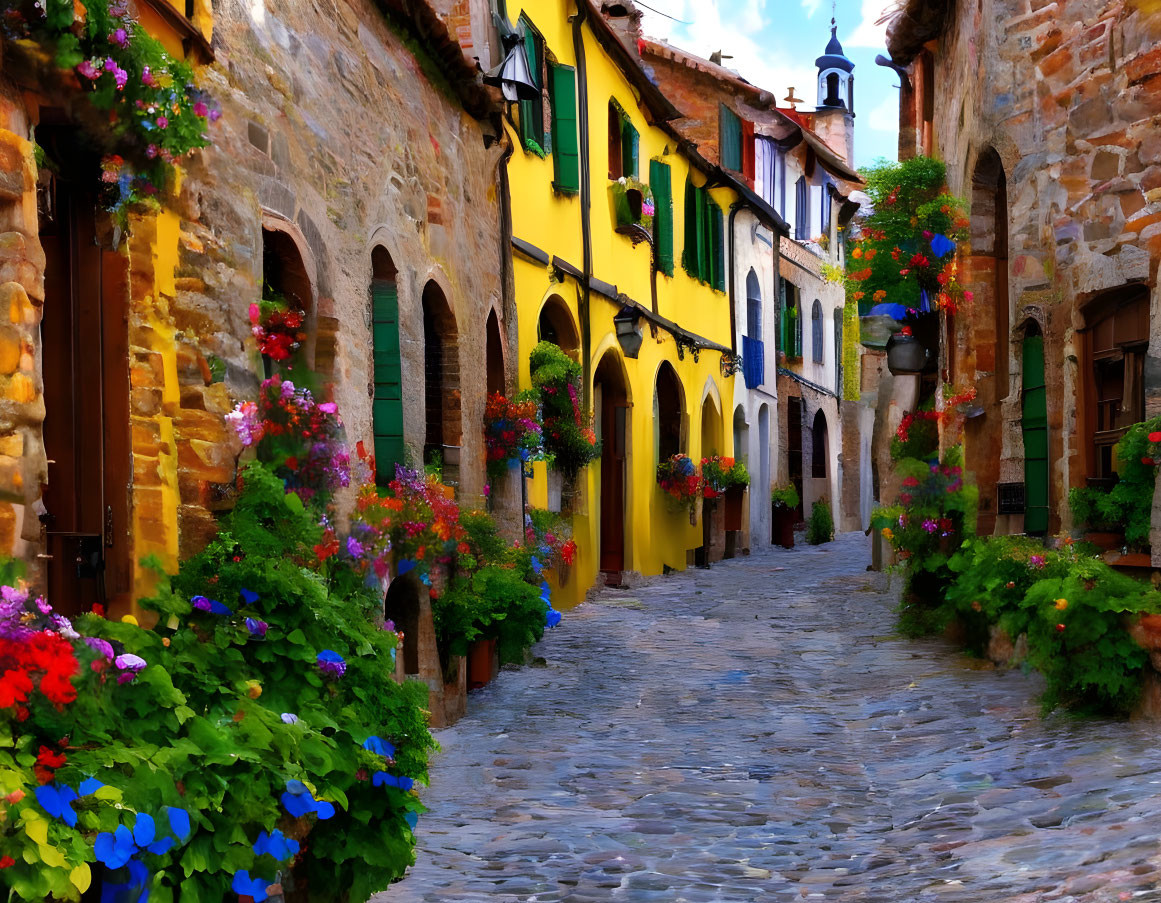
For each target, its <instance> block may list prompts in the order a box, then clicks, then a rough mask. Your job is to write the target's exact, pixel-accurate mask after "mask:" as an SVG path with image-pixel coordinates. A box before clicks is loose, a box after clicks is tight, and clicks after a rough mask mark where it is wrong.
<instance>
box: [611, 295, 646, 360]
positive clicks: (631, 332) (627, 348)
mask: <svg viewBox="0 0 1161 903" xmlns="http://www.w3.org/2000/svg"><path fill="white" fill-rule="evenodd" d="M613 326H615V327H616V329H617V342H618V343H619V344H620V345H621V350H622V351H623V352H624V353H625V357H628V358H634V359H636V357H637V355H638V354H639V353H640V352H641V343H642V342H643V341H644V340H645V339H644V336H643V335H642V333H641V311H639V310H638V309H637V308H636V307H633V306H631V305H629V304H626V305H625V306H624V307H622V308H621V309H620V310H619V311H617V313H616V315H615V316H614V317H613Z"/></svg>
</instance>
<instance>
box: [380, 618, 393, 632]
mask: <svg viewBox="0 0 1161 903" xmlns="http://www.w3.org/2000/svg"><path fill="white" fill-rule="evenodd" d="M383 629H384V630H388V631H390V632H391V633H394V632H395V622H394V621H392V620H391V619H390V618H388V619H387V620H386V621H384V622H383Z"/></svg>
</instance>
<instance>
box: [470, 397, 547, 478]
mask: <svg viewBox="0 0 1161 903" xmlns="http://www.w3.org/2000/svg"><path fill="white" fill-rule="evenodd" d="M537 401H538V399H537V395H536V393H534V392H521V393H520V394H519V395H517V396H516V397H515V398H512V399H509V398H507V397H505V396H504V395H502V394H501V393H499V392H495V393H493V394H492V395H490V396H489V397H488V402H487V404H486V405H485V407H484V448H485V451H486V454H487V464H488V475H489V477H491V478H492V479H493V480H495V479H496V478H497V477H499V476H500V475H501V474H502V472H503V470H504V468H505V467H506V466H507V465H508V463H509V462H511V461H518V462H520V463H525V462H527V461H535V460H538V459H540V458H543V457H544V433H543V430H542V428H541V425H540V406H539V404H538V403H537Z"/></svg>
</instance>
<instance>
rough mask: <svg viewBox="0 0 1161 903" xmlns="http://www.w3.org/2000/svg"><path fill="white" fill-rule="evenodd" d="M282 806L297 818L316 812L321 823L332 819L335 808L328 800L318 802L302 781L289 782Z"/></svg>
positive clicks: (283, 795)
mask: <svg viewBox="0 0 1161 903" xmlns="http://www.w3.org/2000/svg"><path fill="white" fill-rule="evenodd" d="M282 805H283V806H284V807H285V808H286V811H287V812H289V813H290V814H291V815H292V816H294V817H295V818H301V817H302V816H304V815H306V814H308V813H310V812H314V813H316V814H317V815H318V817H319V819H320V820H321V821H326V820H327V819H328V818H332V817H333V816H334V814H335V807H334V806H332V805H331V804H330V803H328V802H326V800H316V799H315V798H314V794H313V793H311V792H310V790H309V789H308V788H307V786H306V785H305V784H303V783H302V781H287V782H286V792H285V793H284V794H282Z"/></svg>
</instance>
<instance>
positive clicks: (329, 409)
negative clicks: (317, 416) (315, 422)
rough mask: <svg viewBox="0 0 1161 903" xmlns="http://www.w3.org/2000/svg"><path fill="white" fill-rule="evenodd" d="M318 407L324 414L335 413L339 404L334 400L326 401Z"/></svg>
mask: <svg viewBox="0 0 1161 903" xmlns="http://www.w3.org/2000/svg"><path fill="white" fill-rule="evenodd" d="M318 409H319V410H320V411H322V412H323V413H324V414H335V413H337V412H338V410H339V406H338V405H337V404H335V403H334V402H333V401H324V402H323V403H322V404H320V405H319V406H318Z"/></svg>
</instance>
